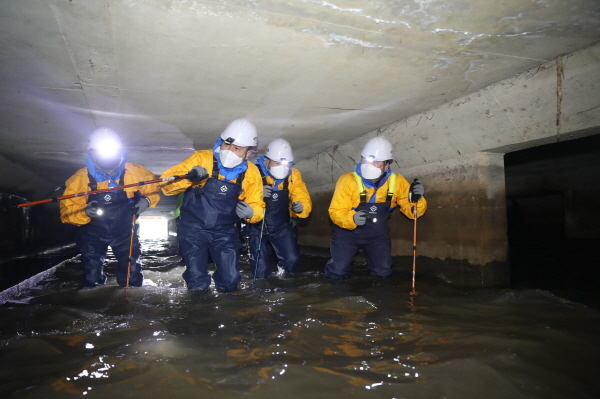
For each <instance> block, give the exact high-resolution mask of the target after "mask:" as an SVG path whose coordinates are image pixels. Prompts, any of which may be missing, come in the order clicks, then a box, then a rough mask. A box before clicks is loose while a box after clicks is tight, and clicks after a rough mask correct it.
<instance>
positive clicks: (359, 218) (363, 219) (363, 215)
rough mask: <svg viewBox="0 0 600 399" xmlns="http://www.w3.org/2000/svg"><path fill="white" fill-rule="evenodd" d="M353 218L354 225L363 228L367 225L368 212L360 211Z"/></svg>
mask: <svg viewBox="0 0 600 399" xmlns="http://www.w3.org/2000/svg"><path fill="white" fill-rule="evenodd" d="M353 218H354V223H356V225H357V226H363V225H364V224H365V223H367V212H365V211H358V212H356V213H355V214H354V216H353Z"/></svg>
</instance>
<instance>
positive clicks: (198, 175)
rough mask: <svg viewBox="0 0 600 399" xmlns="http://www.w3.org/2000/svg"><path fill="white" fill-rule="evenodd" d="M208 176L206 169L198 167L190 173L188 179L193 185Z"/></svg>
mask: <svg viewBox="0 0 600 399" xmlns="http://www.w3.org/2000/svg"><path fill="white" fill-rule="evenodd" d="M207 176H208V173H207V172H206V169H204V168H203V167H202V166H198V165H196V166H194V167H193V168H192V169H191V170H190V171H189V172H188V174H187V179H188V181H190V182H192V183H196V182H199V181H200V180H204V179H206V177H207Z"/></svg>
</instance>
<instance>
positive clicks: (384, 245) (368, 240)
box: [325, 172, 396, 278]
mask: <svg viewBox="0 0 600 399" xmlns="http://www.w3.org/2000/svg"><path fill="white" fill-rule="evenodd" d="M354 177H355V178H356V182H357V184H358V189H359V193H360V203H359V204H358V206H357V207H356V208H353V209H354V210H356V211H357V212H358V211H365V212H367V215H368V219H367V222H366V223H365V224H364V225H363V226H357V227H356V228H355V229H354V230H348V229H343V228H341V227H339V226H337V225H335V224H334V225H333V227H332V232H331V248H330V252H331V259H330V260H329V261H328V262H327V266H325V275H326V276H327V277H331V278H339V277H345V276H347V275H348V274H349V273H350V266H351V264H352V258H353V257H354V255H356V253H357V252H358V250H359V249H360V248H363V251H364V252H365V257H366V260H367V267H368V268H369V270H370V271H371V275H373V276H382V277H386V276H389V275H390V274H391V273H392V244H391V240H390V235H389V230H390V228H389V226H388V220H389V219H390V216H391V210H392V209H391V203H392V197H393V195H394V192H393V190H394V188H395V187H396V184H395V183H396V175H395V174H393V173H392V174H391V175H390V177H389V182H388V193H387V196H386V200H385V202H374V201H375V200H376V198H377V189H375V191H374V192H373V195H372V196H371V198H370V201H373V202H370V201H369V202H367V192H366V190H365V187H364V184H363V182H362V178H361V177H360V176H359V175H358V174H357V173H356V172H354Z"/></svg>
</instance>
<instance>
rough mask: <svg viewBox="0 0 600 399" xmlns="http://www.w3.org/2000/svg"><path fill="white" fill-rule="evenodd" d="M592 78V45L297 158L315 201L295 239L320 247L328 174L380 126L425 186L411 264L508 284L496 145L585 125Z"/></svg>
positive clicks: (397, 235) (598, 93)
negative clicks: (415, 257)
mask: <svg viewBox="0 0 600 399" xmlns="http://www.w3.org/2000/svg"><path fill="white" fill-rule="evenodd" d="M599 84H600V45H597V46H594V47H591V48H588V49H586V50H584V51H580V52H577V53H573V54H570V55H567V56H563V57H560V58H558V59H557V60H555V61H553V62H549V63H546V64H543V65H540V66H538V67H536V68H534V69H532V70H529V71H527V72H525V73H523V74H520V75H518V76H515V77H512V78H510V79H506V80H504V81H501V82H498V83H495V84H493V85H490V86H488V87H486V88H484V89H482V90H479V91H477V92H474V93H471V94H470V95H468V96H464V97H463V98H460V99H458V100H454V101H450V102H448V103H445V104H444V105H442V106H440V107H437V108H433V109H430V110H429V111H427V112H424V113H422V114H418V115H413V116H411V117H409V118H406V119H403V120H401V121H398V122H396V123H394V124H392V125H389V126H387V127H385V128H381V129H378V130H376V131H373V132H370V133H368V134H366V135H364V136H362V137H360V138H358V139H356V140H353V141H351V142H349V143H347V144H345V145H343V146H336V147H334V148H331V149H329V150H328V151H325V152H323V153H320V154H318V155H317V156H315V157H313V158H311V159H309V160H306V161H302V162H299V163H298V164H297V167H298V168H299V169H300V170H301V171H302V173H303V176H304V178H305V180H306V182H307V185H308V187H309V190H310V191H311V194H312V195H313V199H314V202H315V211H314V214H313V215H312V216H311V218H310V219H309V220H308V221H307V222H305V223H303V224H301V225H300V242H301V244H302V245H305V246H309V247H314V246H316V247H321V248H327V247H328V245H329V232H330V229H329V221H328V220H329V218H328V214H327V207H328V205H329V200H330V198H331V194H332V191H333V187H334V184H335V181H336V180H337V178H338V177H339V176H340V175H341V174H342V173H345V172H349V171H352V170H353V169H354V167H355V165H356V162H357V161H358V160H359V159H360V150H361V149H362V147H363V145H364V143H365V142H366V141H367V140H369V139H370V138H372V137H374V136H376V135H385V136H386V137H387V138H388V139H389V140H390V141H391V142H392V144H393V145H394V152H395V155H396V160H395V165H394V170H395V171H396V172H399V173H401V174H403V175H404V176H405V177H406V178H407V179H408V180H409V181H410V180H412V178H414V177H419V178H420V179H421V180H422V181H423V183H424V185H425V189H426V197H427V200H428V202H429V211H428V212H427V214H426V215H425V216H424V217H423V218H421V219H420V220H419V229H418V231H419V246H418V247H419V255H420V258H419V260H420V265H421V268H420V271H421V272H427V273H431V274H434V275H437V276H440V277H443V278H444V279H445V280H447V281H449V282H452V283H455V284H461V285H470V286H495V285H506V284H508V277H509V273H508V268H509V265H508V262H507V249H508V248H507V245H508V244H507V238H506V204H505V192H504V169H503V159H502V157H503V155H502V154H504V153H507V152H511V151H516V150H519V149H523V148H529V147H532V146H537V145H541V144H544V143H551V142H556V141H560V140H568V139H573V138H577V137H579V136H581V135H586V134H594V133H595V132H596V128H597V127H598V126H600V90H599V88H598V85H599ZM402 218H403V217H402V216H400V215H395V217H394V219H392V222H391V223H392V237H393V255H396V256H400V257H402V256H407V255H408V252H409V251H410V250H411V246H412V242H411V240H412V229H411V227H412V226H411V223H410V221H408V220H406V221H401V220H399V219H402ZM397 220H398V222H396V221H397ZM405 222H406V223H405Z"/></svg>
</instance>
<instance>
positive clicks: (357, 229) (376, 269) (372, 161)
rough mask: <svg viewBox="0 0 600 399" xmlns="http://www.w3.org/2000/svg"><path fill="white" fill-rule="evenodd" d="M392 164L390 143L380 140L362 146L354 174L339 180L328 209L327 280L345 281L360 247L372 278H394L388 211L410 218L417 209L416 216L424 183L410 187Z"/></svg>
mask: <svg viewBox="0 0 600 399" xmlns="http://www.w3.org/2000/svg"><path fill="white" fill-rule="evenodd" d="M392 160H393V156H392V145H391V143H390V142H389V141H388V140H387V139H386V138H385V137H383V136H377V137H374V138H372V139H370V140H369V141H368V142H367V143H366V144H365V146H364V148H363V150H362V152H361V161H360V162H359V163H358V165H357V166H356V170H355V171H354V172H351V173H345V174H343V175H342V176H340V178H339V179H338V181H337V183H336V185H335V191H334V193H333V198H332V199H331V204H330V205H329V216H330V218H331V220H332V222H333V225H332V233H331V245H330V252H331V259H329V261H328V262H327V265H326V266H325V276H326V277H329V278H334V279H335V278H341V277H346V276H348V275H349V274H350V266H351V263H352V258H353V257H354V255H356V253H357V252H358V250H359V249H360V248H361V247H362V248H363V250H364V253H365V256H366V260H367V267H368V268H369V270H370V273H371V275H373V276H381V277H387V276H389V275H390V274H391V273H392V245H391V239H390V235H389V226H388V220H389V218H390V216H391V211H392V210H393V209H394V208H395V207H398V208H399V210H400V212H402V213H403V214H404V215H406V217H408V218H410V219H413V218H414V212H413V211H414V206H415V205H416V213H417V217H420V216H422V215H423V214H424V213H425V211H426V210H427V201H426V200H425V197H424V193H425V190H424V188H423V184H421V182H420V181H418V180H416V181H415V182H413V184H412V185H411V184H409V183H408V181H406V179H405V178H404V177H403V176H401V175H399V174H397V173H393V172H392V170H391V163H392Z"/></svg>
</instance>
